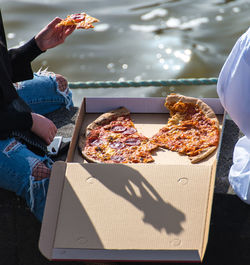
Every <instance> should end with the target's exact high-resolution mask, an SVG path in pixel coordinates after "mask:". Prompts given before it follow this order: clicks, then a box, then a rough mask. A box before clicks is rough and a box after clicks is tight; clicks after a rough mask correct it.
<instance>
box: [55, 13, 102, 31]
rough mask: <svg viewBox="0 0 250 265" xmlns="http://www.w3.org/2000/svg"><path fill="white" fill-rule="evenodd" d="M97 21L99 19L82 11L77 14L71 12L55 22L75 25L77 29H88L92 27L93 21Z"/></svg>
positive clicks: (60, 24) (62, 24)
mask: <svg viewBox="0 0 250 265" xmlns="http://www.w3.org/2000/svg"><path fill="white" fill-rule="evenodd" d="M96 22H99V19H97V18H94V17H91V16H90V15H88V14H86V13H84V12H82V13H79V14H72V15H69V16H67V17H66V18H65V19H63V20H62V21H61V22H60V23H58V24H57V27H60V26H72V25H74V26H76V28H77V29H89V28H94V25H93V23H96Z"/></svg>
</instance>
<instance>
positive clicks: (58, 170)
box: [39, 98, 223, 261]
mask: <svg viewBox="0 0 250 265" xmlns="http://www.w3.org/2000/svg"><path fill="white" fill-rule="evenodd" d="M96 100H97V102H98V104H97V102H95V99H90V100H88V99H86V102H85V101H84V103H83V106H82V108H81V110H80V112H79V116H78V119H77V123H76V127H75V131H74V135H73V139H72V142H71V146H70V150H69V153H68V158H67V162H57V163H55V165H54V166H53V170H52V176H51V181H50V185H49V191H48V196H47V203H46V208H45V215H44V219H43V224H42V230H41V236H40V241H39V247H40V250H41V252H42V253H43V254H44V255H45V256H46V257H47V258H48V259H73V260H74V259H75V260H78V259H80V260H148V261H150V260H151V261H157V260H158V261H160V260H162V261H171V260H175V261H201V260H202V258H203V256H204V252H205V249H206V244H207V238H208V232H209V221H210V214H211V205H212V197H213V189H214V178H215V169H216V152H215V153H213V154H212V155H211V156H210V157H209V158H208V159H206V160H205V161H203V162H201V163H199V164H191V163H190V161H189V159H188V158H187V157H185V156H180V155H178V154H177V153H175V152H171V151H165V150H164V151H162V152H159V154H157V155H156V156H155V157H154V158H155V162H154V163H152V164H126V165H125V164H93V163H86V162H85V161H84V160H83V158H82V157H81V155H80V153H79V150H78V148H77V139H78V134H79V132H80V130H81V127H82V124H84V125H87V124H89V122H90V121H92V120H93V119H95V117H97V116H98V115H99V114H95V113H93V112H94V110H93V106H97V108H98V110H99V111H100V109H102V108H106V107H107V106H110V105H112V108H115V107H119V106H121V104H122V105H124V104H125V103H124V102H129V104H131V99H121V100H120V101H119V100H117V99H115V100H114V101H115V102H113V101H112V99H109V102H110V104H108V102H107V99H103V100H104V101H103V102H102V100H101V99H100V98H99V99H96ZM132 101H134V102H137V105H136V109H135V112H139V110H140V108H141V110H142V111H141V112H142V113H134V114H132V118H133V120H134V122H135V125H136V127H137V129H138V130H139V131H141V132H142V133H144V134H145V135H146V136H152V135H153V134H154V133H155V132H157V131H158V130H159V128H161V127H162V126H163V125H164V124H165V123H166V122H167V118H168V116H167V115H168V114H166V113H160V114H159V113H157V112H154V111H152V110H154V108H155V105H156V104H155V103H156V102H162V99H159V98H158V99H154V98H153V99H152V98H149V99H143V100H142V99H140V100H139V103H138V100H136V101H135V100H132ZM215 101H216V100H212V101H211V102H212V104H214V106H215V108H217V111H218V112H219V114H218V117H219V119H220V122H222V118H223V115H222V113H223V112H222V109H221V105H219V104H218V102H217V103H216V104H215ZM90 103H91V104H90ZM107 104H108V105H107ZM119 104H120V105H119ZM134 104H135V103H133V104H132V106H134ZM139 105H140V106H139ZM90 106H91V107H90ZM125 106H126V105H125ZM146 106H148V107H146ZM150 106H151V107H150ZM89 108H90V112H92V113H88V109H89ZM109 110H110V109H109ZM103 111H104V110H103ZM157 111H158V110H157Z"/></svg>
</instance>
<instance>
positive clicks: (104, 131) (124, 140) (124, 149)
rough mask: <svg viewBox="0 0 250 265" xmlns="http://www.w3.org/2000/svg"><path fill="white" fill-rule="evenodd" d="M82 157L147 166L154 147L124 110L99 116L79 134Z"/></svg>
mask: <svg viewBox="0 0 250 265" xmlns="http://www.w3.org/2000/svg"><path fill="white" fill-rule="evenodd" d="M79 147H80V151H81V153H82V155H83V157H84V158H85V159H86V160H87V161H89V162H97V163H149V162H153V161H154V159H153V157H152V155H151V152H152V151H153V150H154V149H155V148H157V145H154V144H152V143H151V141H150V140H149V139H148V138H147V137H145V136H143V135H142V134H140V133H139V132H138V131H137V129H136V128H135V126H134V123H133V121H132V120H131V117H130V112H129V110H127V109H126V108H124V107H121V108H118V109H115V110H112V111H109V112H107V113H104V114H102V115H101V116H99V117H98V118H97V119H96V120H94V121H93V122H92V123H91V124H89V125H88V126H87V128H86V130H85V132H82V133H81V134H80V138H79Z"/></svg>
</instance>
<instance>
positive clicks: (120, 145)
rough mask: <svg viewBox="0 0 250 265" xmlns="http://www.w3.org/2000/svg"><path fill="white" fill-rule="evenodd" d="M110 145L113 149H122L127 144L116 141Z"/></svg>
mask: <svg viewBox="0 0 250 265" xmlns="http://www.w3.org/2000/svg"><path fill="white" fill-rule="evenodd" d="M109 146H110V147H111V148H113V149H121V148H123V147H124V146H125V144H124V143H122V142H119V141H116V142H112V143H110V144H109Z"/></svg>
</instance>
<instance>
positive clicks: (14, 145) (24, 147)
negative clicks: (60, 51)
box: [0, 11, 75, 221]
mask: <svg viewBox="0 0 250 265" xmlns="http://www.w3.org/2000/svg"><path fill="white" fill-rule="evenodd" d="M61 20H62V19H60V18H55V19H54V20H53V21H52V22H50V23H49V24H48V25H47V26H46V27H45V28H43V29H42V30H41V31H40V32H39V33H38V34H37V35H36V36H35V37H34V38H32V39H31V40H30V41H29V42H27V43H26V44H24V45H23V46H21V47H18V48H14V49H10V50H8V49H7V44H6V37H5V32H4V27H3V21H2V17H1V11H0V75H1V80H0V121H1V126H0V187H1V188H4V189H7V190H10V191H13V192H15V193H16V194H17V195H19V196H21V197H23V198H25V200H26V202H27V205H28V206H29V208H30V209H31V211H32V212H33V213H34V215H35V216H36V217H37V218H38V220H40V221H42V217H43V211H44V205H45V200H46V193H47V188H48V182H49V177H50V171H51V167H52V164H53V162H52V160H51V159H50V158H49V157H48V156H47V154H46V152H45V151H44V146H45V147H46V146H47V145H49V144H50V143H51V142H52V141H53V139H54V137H55V135H56V133H57V128H56V126H55V124H54V123H53V122H52V121H51V120H49V119H48V118H46V117H45V116H43V115H44V114H46V113H48V112H51V111H54V110H56V109H58V108H61V107H63V106H64V107H66V108H70V107H71V106H73V103H72V93H71V91H70V90H69V88H68V85H67V80H66V79H65V78H64V77H63V76H62V75H58V74H54V73H51V72H48V71H39V72H38V73H35V74H34V73H33V71H32V68H31V62H32V61H33V60H34V59H35V58H36V57H37V56H38V55H40V54H41V53H43V52H45V51H46V50H47V49H50V48H53V47H55V46H57V45H59V44H61V43H63V42H64V40H65V39H66V38H67V37H68V36H69V35H70V34H71V33H72V32H73V31H74V30H75V26H63V27H56V25H57V24H58V23H59V22H60V21H61ZM40 147H41V148H40Z"/></svg>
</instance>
